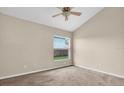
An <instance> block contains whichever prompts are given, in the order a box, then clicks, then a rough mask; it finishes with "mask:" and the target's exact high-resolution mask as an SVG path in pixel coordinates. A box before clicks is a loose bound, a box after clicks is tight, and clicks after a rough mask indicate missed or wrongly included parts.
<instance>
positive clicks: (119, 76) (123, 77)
mask: <svg viewBox="0 0 124 93" xmlns="http://www.w3.org/2000/svg"><path fill="white" fill-rule="evenodd" d="M75 66H76V67H80V68H84V69H87V70H91V71H95V72H99V73H103V74H106V75H110V76H114V77H118V78H122V79H124V76H121V75H117V74H113V73H108V72H104V71H101V70H98V69H93V68H89V67H85V66H79V65H75Z"/></svg>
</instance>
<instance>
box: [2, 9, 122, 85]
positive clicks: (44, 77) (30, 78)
mask: <svg viewBox="0 0 124 93" xmlns="http://www.w3.org/2000/svg"><path fill="white" fill-rule="evenodd" d="M123 85H124V8H123V7H0V86H123Z"/></svg>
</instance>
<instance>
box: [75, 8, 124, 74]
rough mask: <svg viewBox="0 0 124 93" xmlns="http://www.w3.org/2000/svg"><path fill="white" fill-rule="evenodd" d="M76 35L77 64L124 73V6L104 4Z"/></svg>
mask: <svg viewBox="0 0 124 93" xmlns="http://www.w3.org/2000/svg"><path fill="white" fill-rule="evenodd" d="M73 36H74V38H73V39H74V40H73V41H74V42H73V45H74V46H73V47H74V50H73V51H74V64H75V65H77V66H81V67H87V68H91V69H97V70H99V71H104V72H108V73H112V74H116V75H120V76H124V8H105V9H104V10H103V11H101V12H100V13H99V14H97V15H96V16H94V17H93V18H92V19H90V20H89V21H88V22H87V23H86V24H85V25H83V26H82V27H80V28H79V29H78V30H77V31H75V32H74V33H73Z"/></svg>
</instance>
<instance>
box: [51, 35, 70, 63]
mask: <svg viewBox="0 0 124 93" xmlns="http://www.w3.org/2000/svg"><path fill="white" fill-rule="evenodd" d="M54 37H58V38H65V39H68V40H69V47H68V58H67V59H60V60H54V45H53V60H54V61H55V62H56V61H66V60H70V59H71V38H69V37H66V36H61V35H54V36H53V44H54Z"/></svg>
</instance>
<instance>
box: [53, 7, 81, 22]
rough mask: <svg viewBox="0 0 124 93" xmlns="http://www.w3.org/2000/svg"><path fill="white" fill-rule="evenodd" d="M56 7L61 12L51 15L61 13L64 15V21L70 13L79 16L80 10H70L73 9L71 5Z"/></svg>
mask: <svg viewBox="0 0 124 93" xmlns="http://www.w3.org/2000/svg"><path fill="white" fill-rule="evenodd" d="M58 9H60V10H61V11H62V12H61V13H58V14H56V15H53V16H52V17H57V16H59V15H63V16H64V17H65V21H67V20H68V17H69V16H70V15H75V16H80V15H81V12H74V11H71V10H72V9H73V7H62V8H61V7H58Z"/></svg>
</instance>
